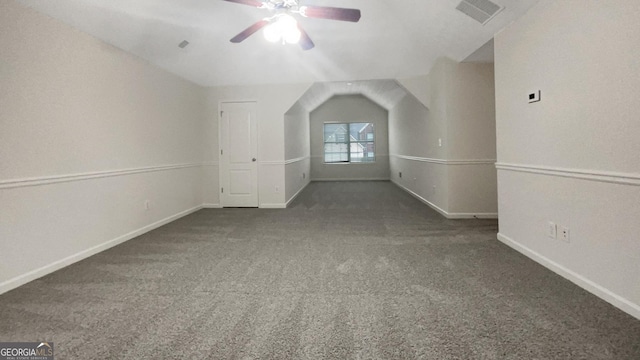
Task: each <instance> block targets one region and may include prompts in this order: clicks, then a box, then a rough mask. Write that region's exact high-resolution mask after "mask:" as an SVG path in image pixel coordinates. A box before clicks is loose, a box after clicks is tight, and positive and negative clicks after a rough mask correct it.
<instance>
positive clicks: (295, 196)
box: [284, 181, 311, 207]
mask: <svg viewBox="0 0 640 360" xmlns="http://www.w3.org/2000/svg"><path fill="white" fill-rule="evenodd" d="M310 183H311V181H307V183H306V184H304V186H303V187H302V188H301V189H300V190H298V192H296V193H295V194H293V196H292V197H291V199H289V200H288V201H287V203H286V204H285V205H284V206H285V207H289V204H291V202H292V201H293V200H295V198H297V197H298V195H300V193H301V192H302V190H304V189H305V188H306V187H307V186H309V184H310Z"/></svg>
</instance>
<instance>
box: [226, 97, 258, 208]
mask: <svg viewBox="0 0 640 360" xmlns="http://www.w3.org/2000/svg"><path fill="white" fill-rule="evenodd" d="M229 103H231V104H240V103H254V104H255V106H256V131H257V134H256V149H257V150H256V152H257V155H256V158H257V159H258V160H257V163H256V179H257V180H256V181H257V182H258V184H257V188H256V191H257V196H258V208H259V207H260V163H261V162H260V121H258V120H259V118H260V116H259V115H258V100H252V99H245V100H218V114H217V116H218V152H217V153H216V155H217V157H218V199H219V204H220V207H221V208H224V201H223V199H222V161H220V156H221V155H220V152H221V150H222V104H229Z"/></svg>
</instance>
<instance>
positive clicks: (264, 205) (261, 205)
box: [258, 203, 287, 209]
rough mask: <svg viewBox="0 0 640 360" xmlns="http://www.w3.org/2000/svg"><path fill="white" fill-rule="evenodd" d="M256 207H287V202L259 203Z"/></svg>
mask: <svg viewBox="0 0 640 360" xmlns="http://www.w3.org/2000/svg"><path fill="white" fill-rule="evenodd" d="M258 207H259V208H260V209H286V208H287V204H285V203H276V204H260V205H259V206H258Z"/></svg>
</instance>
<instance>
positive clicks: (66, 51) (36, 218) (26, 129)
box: [0, 1, 204, 293]
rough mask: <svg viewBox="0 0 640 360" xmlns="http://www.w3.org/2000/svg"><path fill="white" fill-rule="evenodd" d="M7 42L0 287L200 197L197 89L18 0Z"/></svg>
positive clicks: (192, 205)
mask: <svg viewBox="0 0 640 360" xmlns="http://www.w3.org/2000/svg"><path fill="white" fill-rule="evenodd" d="M0 48H1V49H2V52H0V64H2V65H1V66H0V79H2V81H1V82H2V85H1V86H0V129H2V131H0V169H1V170H0V293H2V292H4V291H7V290H10V289H11V288H14V287H16V286H19V285H21V284H23V283H25V282H28V281H30V280H33V279H35V278H37V277H39V276H42V275H45V274H47V273H50V272H52V271H55V270H57V269H59V268H60V267H63V266H65V265H68V264H71V263H73V262H75V261H78V260H81V259H83V258H85V257H87V256H89V255H92V254H94V253H97V252H99V251H101V250H104V249H106V248H109V247H111V246H114V245H117V244H118V243H120V242H123V241H126V240H128V239H130V238H131V237H133V236H135V235H138V234H141V233H144V232H146V231H148V230H150V229H152V228H154V227H156V226H159V225H161V224H163V223H165V222H167V221H170V220H173V219H175V218H177V217H179V216H182V215H185V214H187V213H189V212H190V211H194V210H197V209H198V208H199V206H201V204H202V172H203V166H202V163H203V160H202V159H203V154H202V148H203V140H204V139H203V136H202V129H203V125H204V112H203V106H202V105H203V100H204V90H203V89H202V88H201V87H199V86H197V85H195V84H192V83H190V82H188V81H185V80H182V79H180V78H178V77H177V76H175V75H172V74H169V73H167V72H165V71H163V70H161V69H158V68H156V67H154V66H150V65H149V64H148V63H147V62H146V61H142V60H140V59H139V58H137V57H135V56H132V55H130V54H127V53H125V52H123V51H121V50H118V49H116V48H114V47H111V46H109V45H106V44H104V43H102V42H100V41H99V40H97V39H95V38H93V37H90V36H89V35H86V34H84V33H82V32H79V31H77V30H75V29H73V28H71V27H69V26H68V25H65V24H62V23H60V22H59V21H57V20H54V19H51V18H50V17H48V16H46V15H42V14H40V13H38V12H36V11H35V10H32V9H30V8H26V7H23V6H21V5H19V4H17V3H15V2H13V1H0ZM43 54H46V56H43ZM147 201H148V204H149V206H148V208H147V207H146V206H145V205H146V204H145V203H146V202H147ZM43 249H46V250H45V251H43ZM34 254H37V256H36V255H34Z"/></svg>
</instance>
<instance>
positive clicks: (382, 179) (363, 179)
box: [311, 178, 391, 181]
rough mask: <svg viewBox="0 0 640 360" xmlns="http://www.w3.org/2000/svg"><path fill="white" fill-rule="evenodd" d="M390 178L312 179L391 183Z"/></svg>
mask: <svg viewBox="0 0 640 360" xmlns="http://www.w3.org/2000/svg"><path fill="white" fill-rule="evenodd" d="M389 180H391V179H389V178H361V179H360V178H358V179H356V178H346V179H342V178H339V179H333V178H325V179H311V181H389Z"/></svg>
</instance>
